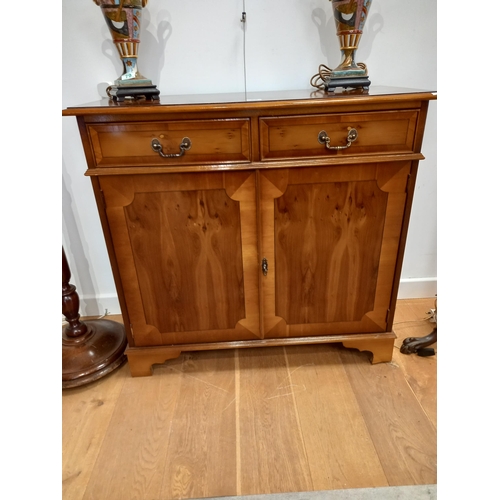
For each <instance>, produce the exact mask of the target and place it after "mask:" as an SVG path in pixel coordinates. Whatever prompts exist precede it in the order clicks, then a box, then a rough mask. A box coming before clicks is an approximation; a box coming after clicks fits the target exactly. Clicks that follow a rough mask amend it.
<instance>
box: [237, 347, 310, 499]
mask: <svg viewBox="0 0 500 500" xmlns="http://www.w3.org/2000/svg"><path fill="white" fill-rule="evenodd" d="M283 349H284V348H282V347H276V348H275V347H271V348H267V349H251V350H249V351H238V357H239V371H240V391H239V397H240V403H239V428H240V430H239V432H240V436H241V437H240V448H241V476H240V481H241V487H240V492H239V494H241V495H252V494H257V493H277V492H286V491H310V490H311V489H312V488H313V483H312V478H311V472H310V469H309V466H308V457H307V451H306V449H305V446H304V442H303V439H302V431H301V429H300V423H299V421H298V416H297V413H296V406H295V402H294V399H293V397H291V396H292V392H293V391H291V390H290V384H291V382H290V372H289V370H288V367H287V364H286V361H285V358H284V350H283ZM271 443H272V445H271V446H269V445H270V444H271Z"/></svg>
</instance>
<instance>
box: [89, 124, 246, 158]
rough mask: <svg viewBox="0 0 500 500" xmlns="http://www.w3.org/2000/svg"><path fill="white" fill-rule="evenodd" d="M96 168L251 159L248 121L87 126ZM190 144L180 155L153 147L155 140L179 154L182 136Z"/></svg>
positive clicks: (169, 150)
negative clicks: (158, 150) (167, 156)
mask: <svg viewBox="0 0 500 500" xmlns="http://www.w3.org/2000/svg"><path fill="white" fill-rule="evenodd" d="M89 135H90V139H91V143H92V149H93V154H94V160H95V164H96V166H98V167H121V166H169V165H182V164H189V165H193V164H195V165H196V164H214V163H241V162H249V161H250V120H249V119H248V118H245V119H234V120H193V121H171V122H152V123H123V124H122V123H119V124H118V123H112V124H102V125H101V124H99V125H89ZM185 137H186V138H188V139H189V140H190V141H191V147H190V148H189V149H188V150H186V151H185V152H184V154H182V155H181V156H174V157H169V158H163V157H162V156H161V155H160V154H159V153H158V152H157V151H155V150H153V147H152V141H153V140H154V139H156V140H157V141H158V142H159V144H160V145H161V150H162V152H163V153H164V154H165V155H172V154H174V155H178V154H179V153H180V152H181V148H180V144H181V143H182V142H183V139H184V138H185Z"/></svg>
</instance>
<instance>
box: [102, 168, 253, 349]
mask: <svg viewBox="0 0 500 500" xmlns="http://www.w3.org/2000/svg"><path fill="white" fill-rule="evenodd" d="M99 183H100V187H101V190H102V192H103V194H104V199H105V205H106V214H107V220H108V224H109V227H110V232H111V237H112V244H113V247H114V253H115V255H116V259H117V263H118V268H119V273H120V278H121V282H122V287H123V292H124V298H125V302H126V305H127V310H128V313H129V317H130V321H131V326H132V333H133V338H134V344H135V346H155V345H166V344H183V343H197V342H216V341H223V340H240V339H241V340H242V339H254V338H258V337H259V310H258V279H259V277H258V272H259V265H258V257H257V242H256V237H257V230H256V197H255V173H254V172H230V173H222V172H210V173H180V174H177V173H172V174H148V175H123V176H122V175H112V176H102V177H100V178H99Z"/></svg>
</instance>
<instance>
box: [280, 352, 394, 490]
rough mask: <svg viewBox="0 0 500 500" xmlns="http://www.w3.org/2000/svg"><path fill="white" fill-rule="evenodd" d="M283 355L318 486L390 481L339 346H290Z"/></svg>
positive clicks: (325, 487)
mask: <svg viewBox="0 0 500 500" xmlns="http://www.w3.org/2000/svg"><path fill="white" fill-rule="evenodd" d="M285 359H286V361H287V366H288V370H289V374H290V376H289V379H288V380H287V383H288V384H289V385H288V386H287V388H288V392H293V397H294V398H295V404H296V407H297V413H298V416H299V421H300V428H301V432H302V435H303V439H304V445H305V447H306V450H307V460H308V465H309V470H310V471H311V477H312V482H313V485H314V490H315V491H320V490H329V489H332V486H333V488H334V489H337V488H346V487H347V486H346V485H348V484H357V485H359V486H358V487H360V488H370V487H377V486H387V479H386V477H385V474H384V471H383V469H382V465H381V463H380V459H379V457H378V455H377V451H376V449H375V447H374V445H373V442H372V440H371V438H370V433H369V431H368V429H367V427H366V423H365V421H364V419H363V417H362V416H361V412H360V408H359V405H358V402H357V400H356V397H355V396H354V394H353V392H352V390H351V386H350V384H349V379H348V377H347V374H346V370H345V367H344V365H343V363H342V361H341V359H340V356H339V351H338V349H332V348H325V347H324V346H303V347H301V348H300V349H294V348H290V347H286V348H285Z"/></svg>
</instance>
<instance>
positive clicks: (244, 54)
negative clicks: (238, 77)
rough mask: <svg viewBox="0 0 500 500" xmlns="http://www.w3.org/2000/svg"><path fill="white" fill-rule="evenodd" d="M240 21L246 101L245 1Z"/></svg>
mask: <svg viewBox="0 0 500 500" xmlns="http://www.w3.org/2000/svg"><path fill="white" fill-rule="evenodd" d="M240 21H241V22H242V23H243V78H244V85H245V99H246V98H247V54H246V52H247V49H246V32H247V13H246V9H245V0H243V12H242V13H241V19H240Z"/></svg>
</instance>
